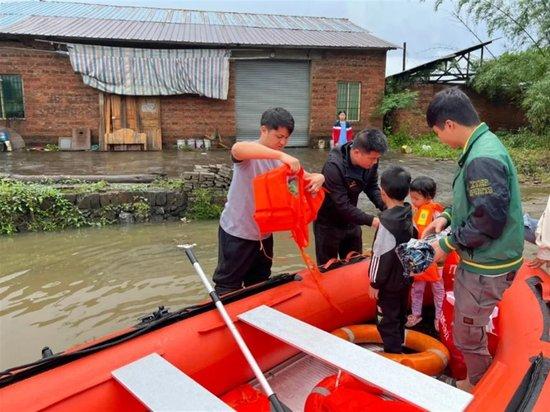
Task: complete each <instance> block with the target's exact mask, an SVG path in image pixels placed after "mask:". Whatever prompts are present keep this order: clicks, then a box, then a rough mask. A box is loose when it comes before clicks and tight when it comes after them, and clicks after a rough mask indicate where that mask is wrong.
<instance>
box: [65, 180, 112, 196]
mask: <svg viewBox="0 0 550 412" xmlns="http://www.w3.org/2000/svg"><path fill="white" fill-rule="evenodd" d="M64 184H69V185H73V186H72V187H70V188H61V190H63V191H70V192H71V193H77V194H85V193H97V192H104V191H105V190H106V189H107V188H108V187H109V183H108V182H106V181H105V180H100V181H99V182H94V183H83V182H81V181H79V180H71V181H68V182H64Z"/></svg>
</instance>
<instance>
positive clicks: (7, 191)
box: [0, 180, 88, 234]
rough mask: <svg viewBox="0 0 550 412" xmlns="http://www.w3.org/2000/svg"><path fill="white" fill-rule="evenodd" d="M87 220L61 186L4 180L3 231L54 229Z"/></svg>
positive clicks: (0, 192)
mask: <svg viewBox="0 0 550 412" xmlns="http://www.w3.org/2000/svg"><path fill="white" fill-rule="evenodd" d="M87 224H88V223H87V222H86V219H85V218H84V217H83V216H82V213H81V212H80V210H78V208H77V207H75V206H74V205H73V204H72V203H70V202H69V201H68V200H67V199H65V198H64V197H63V195H62V194H61V192H60V191H59V190H57V189H54V188H52V187H49V186H43V185H39V184H28V183H21V182H14V181H8V180H0V234H12V233H15V232H18V231H21V230H29V231H53V230H59V229H65V228H67V227H81V226H85V225H87Z"/></svg>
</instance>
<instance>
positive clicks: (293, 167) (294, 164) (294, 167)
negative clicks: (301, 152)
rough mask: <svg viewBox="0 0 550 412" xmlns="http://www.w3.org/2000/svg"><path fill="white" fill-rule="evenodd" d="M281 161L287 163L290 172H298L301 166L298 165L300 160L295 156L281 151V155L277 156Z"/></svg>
mask: <svg viewBox="0 0 550 412" xmlns="http://www.w3.org/2000/svg"><path fill="white" fill-rule="evenodd" d="M279 160H280V161H281V162H283V163H284V164H285V165H288V167H290V171H291V172H292V173H298V171H299V170H300V168H301V167H302V166H301V165H300V161H299V160H298V159H296V158H295V157H292V156H290V155H288V154H286V153H282V152H281V157H280V158H279Z"/></svg>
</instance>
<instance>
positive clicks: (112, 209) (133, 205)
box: [92, 197, 151, 226]
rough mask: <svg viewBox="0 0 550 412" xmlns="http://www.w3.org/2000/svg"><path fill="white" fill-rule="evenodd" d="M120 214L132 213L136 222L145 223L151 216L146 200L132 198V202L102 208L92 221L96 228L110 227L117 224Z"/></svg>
mask: <svg viewBox="0 0 550 412" xmlns="http://www.w3.org/2000/svg"><path fill="white" fill-rule="evenodd" d="M121 212H128V213H132V214H133V215H134V218H135V219H136V221H138V222H146V221H148V220H149V216H150V215H151V206H150V205H149V203H148V202H147V199H145V198H143V197H134V200H133V202H130V203H119V204H112V205H107V206H103V207H102V208H101V209H100V210H99V211H98V213H97V214H96V216H94V217H93V218H92V220H93V222H94V224H96V225H97V226H105V225H112V224H114V223H116V222H117V217H118V215H119V214H120V213H121Z"/></svg>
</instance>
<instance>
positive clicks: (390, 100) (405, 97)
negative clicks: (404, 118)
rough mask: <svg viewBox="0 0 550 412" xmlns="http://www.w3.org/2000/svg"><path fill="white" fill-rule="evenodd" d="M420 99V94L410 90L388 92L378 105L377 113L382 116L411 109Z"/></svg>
mask: <svg viewBox="0 0 550 412" xmlns="http://www.w3.org/2000/svg"><path fill="white" fill-rule="evenodd" d="M417 99H418V92H415V91H410V90H408V89H405V90H401V91H386V94H384V96H383V97H382V100H381V101H380V104H379V105H378V109H377V113H378V114H379V115H381V116H385V115H387V114H391V113H393V112H394V111H395V110H399V109H409V108H411V107H413V106H414V104H415V103H416V101H417Z"/></svg>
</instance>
